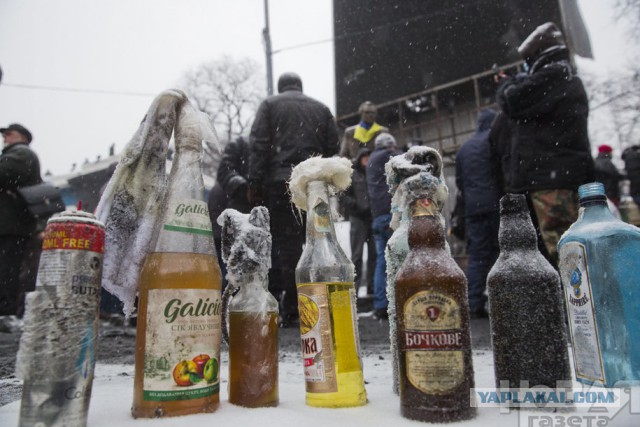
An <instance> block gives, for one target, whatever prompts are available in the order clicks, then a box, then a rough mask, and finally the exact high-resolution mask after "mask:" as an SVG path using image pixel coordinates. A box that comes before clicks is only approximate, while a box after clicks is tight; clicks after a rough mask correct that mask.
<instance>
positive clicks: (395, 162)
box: [385, 146, 449, 394]
mask: <svg viewBox="0 0 640 427" xmlns="http://www.w3.org/2000/svg"><path fill="white" fill-rule="evenodd" d="M385 175H386V176H387V184H388V185H389V192H390V193H391V194H392V195H393V197H392V199H391V212H392V220H391V228H393V229H394V230H395V231H394V232H393V235H392V236H391V238H390V239H389V241H388V242H387V247H386V248H385V259H386V261H387V299H388V301H389V306H388V308H387V310H388V313H389V338H390V343H391V354H392V366H393V368H392V369H393V391H394V392H395V393H396V394H398V393H399V379H398V348H397V344H396V343H397V340H396V335H397V324H396V304H395V278H396V274H397V272H398V270H399V269H400V266H401V265H402V263H403V262H404V259H405V257H406V256H407V253H408V252H409V243H408V241H407V231H408V229H409V218H410V215H409V205H410V203H411V201H412V200H416V199H421V198H428V199H431V200H433V201H434V202H435V203H436V205H437V206H438V209H439V210H440V211H441V210H442V208H443V207H444V203H445V201H446V199H447V195H448V194H449V190H448V188H447V185H446V183H445V180H444V176H443V174H442V157H441V156H440V153H438V151H436V150H435V149H433V148H431V147H420V146H418V147H411V148H410V149H409V151H407V152H406V153H405V154H402V155H399V156H395V157H392V158H391V159H390V160H389V161H388V162H387V164H386V165H385ZM440 219H441V221H442V225H443V227H444V217H442V216H441V218H440ZM447 249H448V246H447Z"/></svg>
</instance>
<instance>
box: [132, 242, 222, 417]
mask: <svg viewBox="0 0 640 427" xmlns="http://www.w3.org/2000/svg"><path fill="white" fill-rule="evenodd" d="M220 288H221V273H220V267H218V263H217V260H216V259H215V257H214V256H211V255H205V254H194V253H151V254H149V255H147V258H146V260H145V263H144V266H143V268H142V271H141V273H140V288H139V301H138V327H137V333H136V353H135V377H134V389H133V406H132V408H131V413H132V415H133V417H134V418H139V417H141V418H154V417H164V416H178V415H187V414H193V413H201V412H213V411H215V410H216V409H217V408H218V406H219V403H220V394H219V392H214V393H213V394H212V395H210V396H206V397H201V398H194V399H185V398H182V400H162V401H158V400H146V399H145V398H144V390H143V388H144V387H143V386H144V374H145V369H144V368H145V356H146V354H145V349H146V347H147V342H146V339H147V326H148V325H147V318H148V313H147V308H148V304H149V291H153V290H155V289H169V290H170V289H176V290H188V289H200V290H210V291H211V300H215V299H216V297H215V296H217V298H218V300H219V296H220ZM216 291H217V292H216ZM154 314H155V313H154ZM216 317H217V323H216V324H215V325H216V326H217V329H218V331H216V330H212V331H211V330H210V331H208V334H209V337H211V336H213V337H214V339H213V342H212V345H211V346H209V347H208V349H207V351H206V352H201V353H203V354H207V355H208V356H211V358H214V357H215V358H216V359H217V362H218V365H217V366H216V369H217V380H218V384H219V360H220V336H221V334H220V332H219V328H220V320H219V319H220V312H219V310H218V312H217V316H216ZM208 339H209V338H208ZM199 353H200V352H199ZM187 357H189V358H190V357H193V356H191V355H189V356H187ZM185 360H188V359H187V358H185ZM174 364H175V361H171V362H170V365H169V366H170V368H173V365H174ZM191 366H193V365H191ZM205 369H206V366H205ZM171 374H172V372H171V369H170V370H169V371H168V375H171ZM174 378H175V377H174ZM179 386H180V384H178V385H176V386H175V388H176V389H177V390H180V387H179ZM184 388H185V389H186V387H184ZM218 388H219V386H218Z"/></svg>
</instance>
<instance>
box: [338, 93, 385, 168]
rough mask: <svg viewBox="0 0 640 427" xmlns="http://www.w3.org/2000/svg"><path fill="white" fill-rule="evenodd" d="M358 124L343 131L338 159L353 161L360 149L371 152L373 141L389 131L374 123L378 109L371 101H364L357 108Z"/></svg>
mask: <svg viewBox="0 0 640 427" xmlns="http://www.w3.org/2000/svg"><path fill="white" fill-rule="evenodd" d="M358 113H360V123H358V124H357V125H354V126H349V127H348V128H347V129H345V131H344V135H343V137H342V144H341V145H340V157H346V158H348V159H351V160H353V159H355V157H356V155H357V154H358V152H359V150H360V149H361V148H366V149H368V150H369V151H373V150H374V148H375V146H374V141H375V139H376V137H377V136H378V135H380V134H381V133H388V132H389V129H387V128H386V127H384V126H381V125H379V124H378V123H376V116H377V115H378V108H377V107H376V106H375V104H374V103H373V102H371V101H365V102H363V103H362V104H360V107H359V108H358Z"/></svg>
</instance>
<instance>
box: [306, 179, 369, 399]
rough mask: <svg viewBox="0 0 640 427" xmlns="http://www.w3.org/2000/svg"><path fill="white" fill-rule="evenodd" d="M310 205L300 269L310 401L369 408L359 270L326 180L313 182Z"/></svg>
mask: <svg viewBox="0 0 640 427" xmlns="http://www.w3.org/2000/svg"><path fill="white" fill-rule="evenodd" d="M307 206H308V210H307V234H306V244H305V247H304V250H303V252H302V256H301V257H300V260H299V261H298V265H297V267H296V284H297V291H298V311H299V314H300V333H301V341H302V342H301V343H302V356H303V359H304V373H305V380H306V402H307V404H308V405H310V406H318V407H332V408H338V407H347V406H360V405H364V404H366V403H367V394H366V391H365V389H364V377H363V374H362V360H361V358H360V337H359V334H358V316H357V310H356V290H355V285H354V266H353V264H352V263H351V261H350V260H349V258H347V256H346V255H345V254H344V252H343V250H342V248H341V247H340V245H339V244H338V241H337V239H336V234H335V229H334V226H333V219H332V218H331V210H330V205H329V194H328V189H327V184H326V183H325V182H324V181H311V182H309V183H308V185H307Z"/></svg>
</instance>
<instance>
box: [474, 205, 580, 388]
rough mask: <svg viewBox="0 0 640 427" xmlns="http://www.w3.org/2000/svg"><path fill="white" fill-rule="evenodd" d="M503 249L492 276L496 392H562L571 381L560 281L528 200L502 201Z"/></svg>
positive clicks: (500, 241) (491, 273)
mask: <svg viewBox="0 0 640 427" xmlns="http://www.w3.org/2000/svg"><path fill="white" fill-rule="evenodd" d="M499 243H500V256H499V257H498V259H497V261H496V262H495V264H494V265H493V267H492V268H491V271H490V272H489V275H488V276H487V290H488V293H489V320H490V323H491V344H492V346H493V358H494V363H495V366H494V370H495V378H496V387H502V388H505V386H506V387H509V388H520V387H522V388H526V387H536V386H546V387H550V388H556V387H557V386H558V385H559V384H558V381H570V380H571V372H570V367H569V356H568V351H567V338H566V332H565V321H564V310H563V307H562V294H561V289H560V277H559V276H558V272H557V271H556V270H555V269H554V268H553V267H552V266H551V264H550V263H549V262H548V261H547V260H546V259H545V258H544V257H543V256H542V254H541V253H540V252H539V251H538V247H537V238H536V231H535V228H534V227H533V223H532V222H531V218H530V216H529V209H528V207H527V201H526V199H525V196H524V195H520V194H507V195H506V196H504V197H503V198H502V199H501V200H500V232H499ZM560 385H564V384H560Z"/></svg>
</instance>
